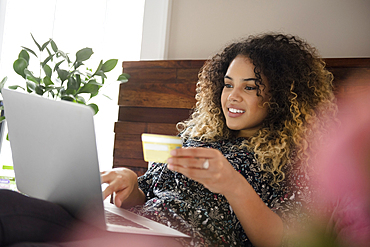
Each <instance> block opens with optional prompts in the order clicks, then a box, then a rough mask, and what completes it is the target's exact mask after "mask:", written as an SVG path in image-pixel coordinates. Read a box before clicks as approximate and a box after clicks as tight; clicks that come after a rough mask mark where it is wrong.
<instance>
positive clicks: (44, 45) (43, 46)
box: [41, 40, 50, 51]
mask: <svg viewBox="0 0 370 247" xmlns="http://www.w3.org/2000/svg"><path fill="white" fill-rule="evenodd" d="M49 43H50V40H48V41H46V42H45V43H44V44H43V45H42V47H41V51H43V50H44V49H45V47H46V46H48V44H49Z"/></svg>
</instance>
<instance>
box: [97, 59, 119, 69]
mask: <svg viewBox="0 0 370 247" xmlns="http://www.w3.org/2000/svg"><path fill="white" fill-rule="evenodd" d="M117 62H118V59H110V60H108V61H106V62H105V63H104V64H103V66H102V67H101V70H102V71H103V72H109V71H111V70H112V69H114V67H116V65H117Z"/></svg>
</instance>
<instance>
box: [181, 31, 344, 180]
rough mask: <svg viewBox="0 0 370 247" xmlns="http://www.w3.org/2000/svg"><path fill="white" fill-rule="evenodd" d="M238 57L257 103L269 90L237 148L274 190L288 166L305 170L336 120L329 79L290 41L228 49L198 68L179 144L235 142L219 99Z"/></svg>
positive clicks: (260, 39) (305, 48)
mask: <svg viewBox="0 0 370 247" xmlns="http://www.w3.org/2000/svg"><path fill="white" fill-rule="evenodd" d="M238 55H243V56H245V57H246V58H248V59H249V60H250V61H251V62H252V63H253V65H254V66H255V69H254V72H255V76H256V78H257V80H256V86H257V95H258V96H260V97H262V96H261V90H263V88H264V87H265V86H266V83H268V86H269V91H268V97H269V99H268V103H267V104H268V115H267V117H266V119H265V120H264V121H263V123H262V127H261V129H260V130H259V131H257V133H256V134H255V135H254V136H252V137H250V138H249V139H246V140H245V141H244V142H243V144H242V146H247V147H248V148H249V150H250V151H253V152H254V154H255V157H256V159H257V161H258V162H259V164H260V165H261V170H262V171H265V172H266V175H268V176H271V178H272V184H279V182H280V181H282V180H284V178H285V173H286V172H287V170H288V168H289V167H292V166H293V165H294V164H293V163H297V162H299V163H300V164H301V165H305V166H308V163H309V159H310V157H309V155H308V154H309V153H312V152H313V151H314V150H312V149H313V147H315V146H318V145H315V144H314V142H315V141H317V140H320V135H324V134H325V133H326V132H327V131H329V130H328V129H327V128H328V127H327V126H330V125H327V124H326V123H327V122H330V121H332V120H335V119H336V117H335V116H336V113H337V106H336V103H335V97H334V94H333V86H332V81H333V76H332V74H331V73H330V72H329V71H327V70H326V69H325V63H324V62H323V60H322V59H321V58H320V57H319V56H318V55H317V53H316V50H315V49H314V48H313V47H311V46H310V45H309V44H307V43H306V42H305V41H303V40H301V39H299V38H297V37H294V36H291V35H284V34H263V35H259V36H250V37H248V38H247V39H245V40H242V41H240V42H235V43H232V44H230V45H228V46H227V47H226V48H225V49H224V50H223V51H222V52H221V53H218V54H216V55H215V56H214V57H213V58H211V59H210V60H208V61H207V62H206V63H205V64H204V66H203V67H202V69H201V71H200V73H199V81H198V83H197V88H196V96H195V97H196V100H197V103H196V105H195V108H194V111H193V113H192V115H191V116H190V118H189V119H188V120H186V121H184V122H180V123H178V125H177V126H178V129H179V131H181V136H182V137H183V138H184V139H188V138H194V139H198V140H201V141H204V142H211V141H217V140H222V139H229V138H233V137H236V136H237V132H238V131H235V130H231V129H229V128H228V127H227V126H226V122H225V117H224V115H223V112H222V107H221V93H222V90H223V87H224V76H225V74H226V71H227V69H228V67H229V65H230V63H231V62H232V61H233V59H234V58H235V57H236V56H238ZM262 76H263V78H266V80H267V81H264V80H262Z"/></svg>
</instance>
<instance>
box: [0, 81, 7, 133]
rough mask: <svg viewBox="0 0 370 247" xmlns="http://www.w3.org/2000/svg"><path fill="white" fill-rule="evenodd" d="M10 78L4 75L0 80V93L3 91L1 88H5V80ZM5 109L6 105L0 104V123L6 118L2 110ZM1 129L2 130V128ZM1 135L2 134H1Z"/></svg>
mask: <svg viewBox="0 0 370 247" xmlns="http://www.w3.org/2000/svg"><path fill="white" fill-rule="evenodd" d="M7 79H8V78H7V77H4V78H3V79H2V80H1V81H0V93H1V89H3V87H4V85H5V82H6V80H7ZM3 110H4V106H3V105H2V104H0V123H1V122H2V121H3V120H4V119H5V117H4V116H2V115H3V114H2V112H3ZM0 131H1V130H0ZM0 137H1V136H0Z"/></svg>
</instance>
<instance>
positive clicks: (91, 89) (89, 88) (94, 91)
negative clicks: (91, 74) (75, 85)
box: [77, 81, 100, 98]
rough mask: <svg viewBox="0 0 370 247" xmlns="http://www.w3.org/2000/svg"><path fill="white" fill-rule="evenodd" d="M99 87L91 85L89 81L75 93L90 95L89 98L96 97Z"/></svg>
mask: <svg viewBox="0 0 370 247" xmlns="http://www.w3.org/2000/svg"><path fill="white" fill-rule="evenodd" d="M99 88H100V86H98V85H96V84H95V83H92V82H91V81H90V82H88V83H86V84H85V85H84V86H83V87H81V88H80V90H78V92H77V93H79V94H80V93H89V94H91V96H90V98H92V97H94V96H96V95H97V94H98V92H99Z"/></svg>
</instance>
